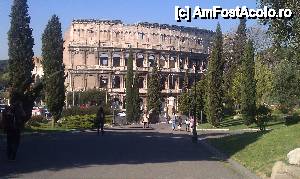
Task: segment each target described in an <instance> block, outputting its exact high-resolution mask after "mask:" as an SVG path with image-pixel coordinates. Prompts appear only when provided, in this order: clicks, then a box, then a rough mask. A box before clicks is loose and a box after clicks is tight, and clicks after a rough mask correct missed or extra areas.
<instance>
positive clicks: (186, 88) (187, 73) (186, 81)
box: [182, 70, 189, 92]
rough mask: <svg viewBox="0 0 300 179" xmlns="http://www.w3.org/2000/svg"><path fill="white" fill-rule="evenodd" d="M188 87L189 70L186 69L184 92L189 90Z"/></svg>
mask: <svg viewBox="0 0 300 179" xmlns="http://www.w3.org/2000/svg"><path fill="white" fill-rule="evenodd" d="M188 87H189V72H188V70H186V71H185V73H184V80H183V85H182V92H186V91H187V90H188Z"/></svg>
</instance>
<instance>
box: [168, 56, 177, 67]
mask: <svg viewBox="0 0 300 179" xmlns="http://www.w3.org/2000/svg"><path fill="white" fill-rule="evenodd" d="M175 62H176V57H171V58H170V60H169V68H175Z"/></svg>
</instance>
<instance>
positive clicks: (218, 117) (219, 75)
mask: <svg viewBox="0 0 300 179" xmlns="http://www.w3.org/2000/svg"><path fill="white" fill-rule="evenodd" d="M222 51H223V37H222V32H221V27H220V24H218V26H217V30H216V36H215V40H214V45H213V50H212V54H211V57H210V59H209V64H208V74H207V99H206V114H207V117H208V121H209V122H210V123H211V124H212V125H213V126H218V125H219V122H220V121H222V119H223V101H222V98H223V89H222V87H223V70H224V59H223V57H222Z"/></svg>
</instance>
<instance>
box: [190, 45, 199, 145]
mask: <svg viewBox="0 0 300 179" xmlns="http://www.w3.org/2000/svg"><path fill="white" fill-rule="evenodd" d="M191 54H192V51H191ZM194 68H195V72H194V85H195V86H194V88H195V89H194V121H193V123H194V124H193V126H194V127H193V136H192V142H193V143H197V141H198V135H197V129H196V128H197V118H196V107H197V106H196V102H197V101H196V97H197V87H196V86H197V85H196V75H197V62H196V61H195V62H194Z"/></svg>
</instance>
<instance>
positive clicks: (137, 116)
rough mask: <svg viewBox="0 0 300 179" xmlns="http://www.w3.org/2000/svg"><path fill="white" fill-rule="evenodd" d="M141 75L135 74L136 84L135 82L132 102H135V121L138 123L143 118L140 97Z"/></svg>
mask: <svg viewBox="0 0 300 179" xmlns="http://www.w3.org/2000/svg"><path fill="white" fill-rule="evenodd" d="M138 83H139V75H138V73H136V74H135V77H134V82H133V94H132V101H133V121H134V122H138V121H139V120H140V117H141V109H140V95H139V87H138Z"/></svg>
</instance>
